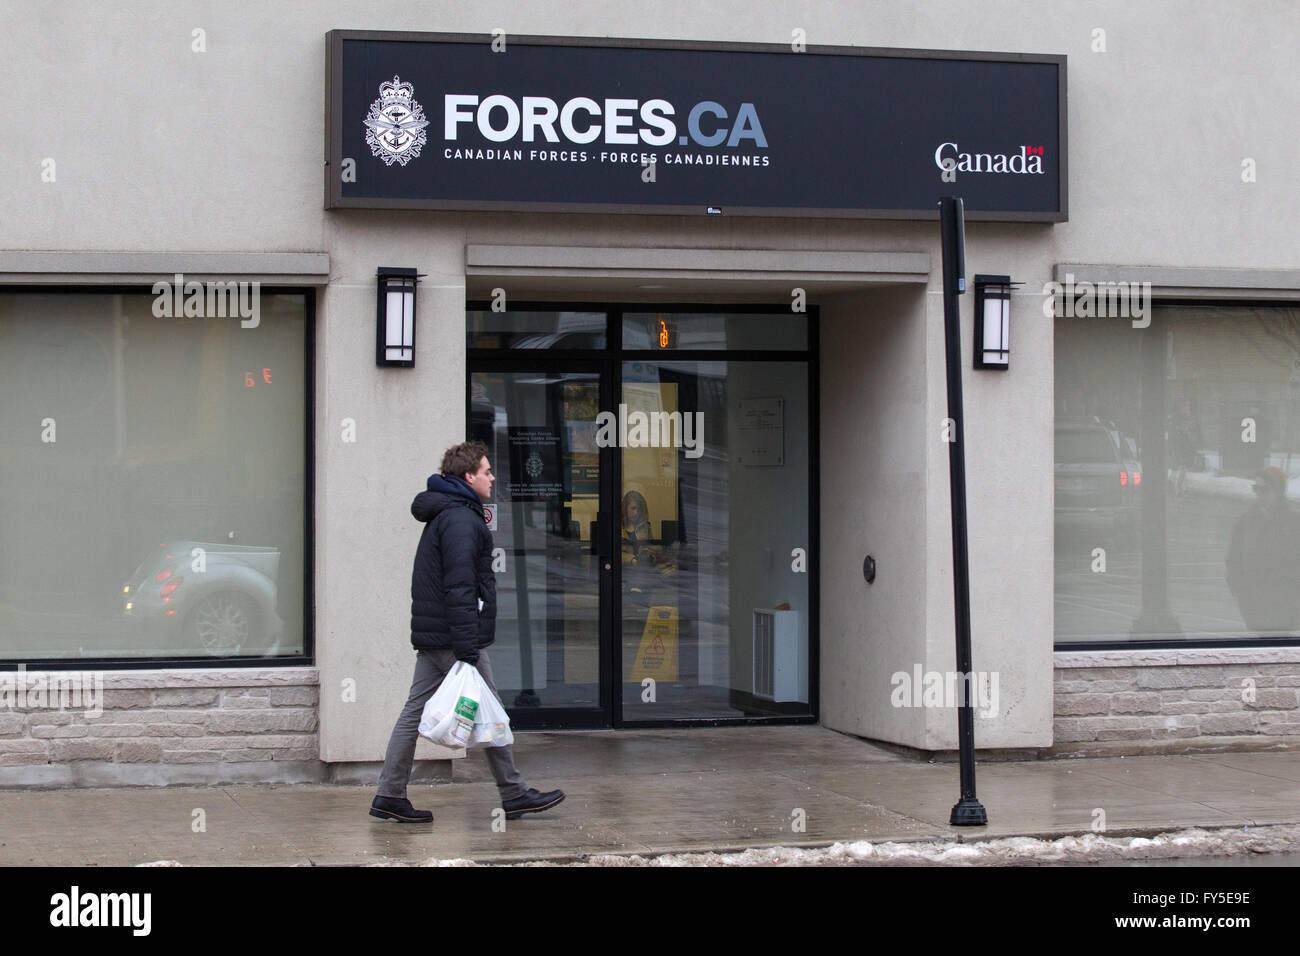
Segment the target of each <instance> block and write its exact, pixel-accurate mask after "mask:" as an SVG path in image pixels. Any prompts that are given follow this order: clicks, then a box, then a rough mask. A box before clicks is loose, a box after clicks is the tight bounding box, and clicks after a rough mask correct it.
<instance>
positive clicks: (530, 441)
mask: <svg viewBox="0 0 1300 956" xmlns="http://www.w3.org/2000/svg"><path fill="white" fill-rule="evenodd" d="M601 386H602V375H601V373H600V371H599V370H597V369H595V368H591V369H589V370H580V369H573V370H569V371H565V370H559V369H555V368H551V369H547V370H546V371H532V370H528V371H524V370H509V369H502V370H499V371H476V372H473V373H472V374H471V376H470V438H471V439H472V440H477V441H481V442H483V443H484V444H485V445H486V446H487V447H488V457H489V460H490V461H491V463H492V466H493V470H494V471H495V472H496V474H497V483H496V493H495V500H494V501H493V502H492V503H491V504H492V505H494V506H495V515H494V517H495V521H494V522H493V523H494V525H495V527H493V528H492V533H493V538H494V543H495V546H496V549H497V550H496V554H495V556H494V559H495V564H494V570H495V571H496V580H497V626H496V643H495V644H493V646H492V649H491V652H490V653H491V656H492V670H493V674H494V676H495V678H496V684H497V689H498V690H499V691H500V693H501V697H502V700H503V701H504V702H505V704H506V707H507V708H509V710H510V713H511V720H512V722H513V723H514V724H515V725H516V726H518V727H524V728H529V727H531V728H539V727H601V726H609V724H610V722H611V714H610V702H609V696H610V695H609V693H608V690H607V689H606V688H607V687H608V682H607V681H602V679H601V678H602V674H603V673H604V672H605V671H606V670H607V669H608V664H609V662H608V653H607V652H605V651H604V650H602V648H603V647H604V646H605V642H603V641H602V640H601V627H602V620H603V619H604V618H603V617H602V614H601V608H602V603H604V602H606V601H607V600H608V596H607V595H606V593H605V592H606V590H607V588H606V587H605V586H604V584H603V581H602V578H603V577H608V571H607V570H605V568H606V567H607V566H608V565H609V563H610V562H609V555H608V550H609V549H608V548H607V547H602V544H601V542H602V535H601V532H602V530H603V526H602V525H600V524H599V517H600V501H601V476H602V461H601V450H600V449H599V448H598V447H597V445H596V441H595V437H596V416H597V413H598V412H599V410H600V407H601V397H602V387H601ZM605 536H606V537H608V535H607V534H606V535H605Z"/></svg>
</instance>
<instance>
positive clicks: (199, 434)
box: [0, 293, 307, 661]
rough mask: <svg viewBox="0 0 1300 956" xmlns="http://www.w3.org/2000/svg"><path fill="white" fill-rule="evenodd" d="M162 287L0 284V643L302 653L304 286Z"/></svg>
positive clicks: (116, 651)
mask: <svg viewBox="0 0 1300 956" xmlns="http://www.w3.org/2000/svg"><path fill="white" fill-rule="evenodd" d="M153 302H154V298H153V296H151V295H118V294H99V293H96V294H74V293H57V294H54V293H51V294H45V293H42V294H8V295H0V486H2V487H3V488H4V489H5V494H4V495H3V496H0V529H3V531H2V532H0V533H2V534H3V538H4V547H3V548H2V549H0V659H4V660H20V661H21V660H30V659H35V658H55V659H58V658H64V659H76V658H88V657H99V658H132V657H197V658H201V659H209V658H221V657H230V656H280V655H297V654H301V653H303V650H304V644H303V567H304V564H305V558H304V534H305V527H304V512H305V508H304V500H303V498H304V495H305V494H306V479H305V471H304V462H305V447H306V446H305V437H306V436H305V428H304V420H305V413H306V408H305V402H306V384H305V366H304V359H303V354H304V336H305V334H306V314H307V301H306V298H305V296H303V295H300V294H299V295H270V294H267V293H262V294H261V297H260V314H261V321H260V323H259V324H258V325H257V326H256V327H249V328H242V327H241V325H240V319H239V318H238V317H237V316H236V317H232V318H217V317H213V318H200V317H178V318H157V317H155V316H154V315H153V312H152V305H153ZM45 419H49V427H48V428H47V429H46V431H45V433H44V435H43V434H42V431H41V430H40V428H34V427H33V423H36V424H37V425H39V423H41V422H42V421H43V420H45ZM128 606H129V607H128Z"/></svg>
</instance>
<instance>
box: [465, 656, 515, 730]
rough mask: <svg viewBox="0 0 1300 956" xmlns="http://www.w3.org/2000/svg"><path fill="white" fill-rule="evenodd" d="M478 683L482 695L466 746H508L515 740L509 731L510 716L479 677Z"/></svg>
mask: <svg viewBox="0 0 1300 956" xmlns="http://www.w3.org/2000/svg"><path fill="white" fill-rule="evenodd" d="M475 673H476V674H477V671H475ZM479 684H480V686H481V687H482V689H483V696H482V697H481V698H480V699H479V705H478V718H477V719H476V720H475V721H474V731H473V733H472V734H471V735H470V741H469V745H468V746H469V747H471V748H474V747H509V746H510V745H511V744H513V743H514V742H515V735H514V734H512V733H511V732H510V717H509V715H507V714H506V709H505V708H504V707H502V706H501V704H500V702H499V701H498V700H497V698H496V695H495V694H493V693H492V692H491V691H490V690H488V688H487V682H486V681H484V680H483V679H482V678H481V677H480V678H479Z"/></svg>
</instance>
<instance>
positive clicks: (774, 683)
mask: <svg viewBox="0 0 1300 956" xmlns="http://www.w3.org/2000/svg"><path fill="white" fill-rule="evenodd" d="M807 688H808V648H807V646H806V645H805V643H804V642H803V641H801V640H800V639H799V612H798V611H773V610H771V609H769V608H754V696H755V697H759V698H762V699H763V700H770V701H773V702H781V703H788V702H793V701H802V702H804V703H807V702H808V690H807Z"/></svg>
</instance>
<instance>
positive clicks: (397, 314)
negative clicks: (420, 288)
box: [384, 290, 414, 348]
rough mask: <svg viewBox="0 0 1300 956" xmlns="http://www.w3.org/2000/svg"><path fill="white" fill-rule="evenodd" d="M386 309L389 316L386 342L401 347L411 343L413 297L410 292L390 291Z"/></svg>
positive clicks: (391, 345)
mask: <svg viewBox="0 0 1300 956" xmlns="http://www.w3.org/2000/svg"><path fill="white" fill-rule="evenodd" d="M386 298H387V301H386V302H385V304H384V311H385V315H386V317H387V320H388V321H387V325H386V329H385V339H384V341H385V344H386V345H388V346H390V347H395V348H401V347H403V346H410V344H411V339H412V336H411V318H412V299H413V298H414V296H413V295H412V294H411V293H410V292H402V291H400V290H399V291H395V292H394V291H389V292H388V293H387V297H386Z"/></svg>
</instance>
